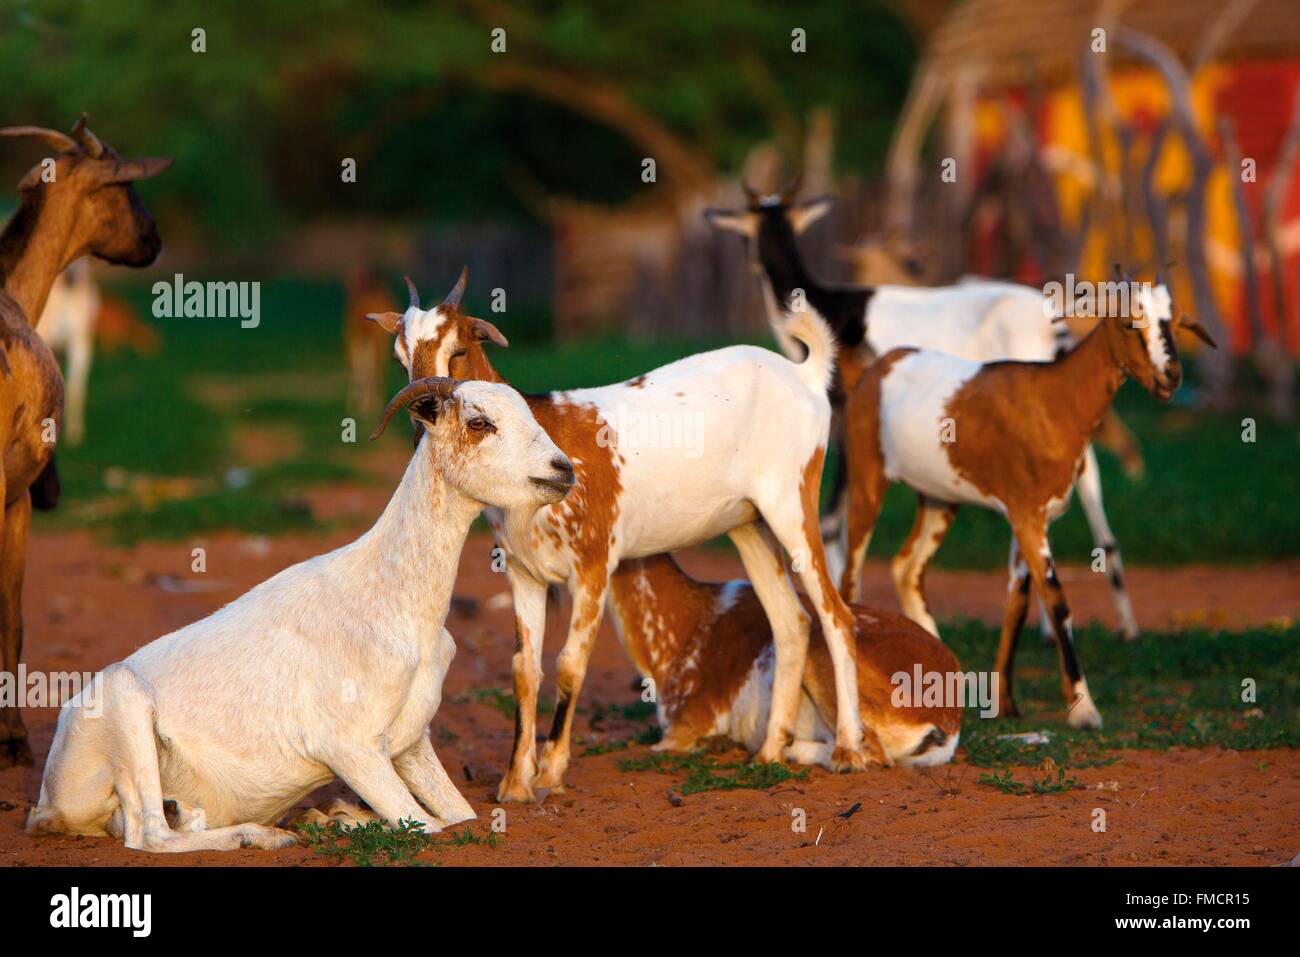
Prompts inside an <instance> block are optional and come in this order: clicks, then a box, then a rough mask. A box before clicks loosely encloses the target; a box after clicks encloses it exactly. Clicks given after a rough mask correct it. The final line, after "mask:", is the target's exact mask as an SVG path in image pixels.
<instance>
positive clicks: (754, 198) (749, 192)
mask: <svg viewBox="0 0 1300 957" xmlns="http://www.w3.org/2000/svg"><path fill="white" fill-rule="evenodd" d="M740 188H741V189H743V190H744V191H745V198H746V199H747V200H749V201H750V202H751V203H757V202H758V200H759V195H758V190H756V189H754V187H752V186H750V185H749V182H748V180H744V179H742V180H741V181H740Z"/></svg>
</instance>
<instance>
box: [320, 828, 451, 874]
mask: <svg viewBox="0 0 1300 957" xmlns="http://www.w3.org/2000/svg"><path fill="white" fill-rule="evenodd" d="M298 831H299V833H301V834H302V836H303V840H304V842H305V843H306V844H307V845H308V846H309V847H312V848H313V849H314V850H315V852H316V853H317V854H319V855H320V856H322V857H325V858H328V859H329V860H331V861H334V862H335V863H342V862H343V861H351V862H352V863H353V864H355V865H356V866H357V867H375V866H379V867H384V866H387V865H389V864H396V865H404V866H411V865H419V864H420V863H421V862H420V861H417V860H416V855H418V854H420V853H421V852H422V851H424V850H427V849H428V847H429V845H430V843H431V840H432V839H431V838H430V836H429V835H428V834H426V833H424V823H423V822H422V821H400V822H398V825H397V827H395V828H389V827H386V826H385V825H384V824H383V823H382V822H381V821H371V822H369V823H367V824H353V825H348V824H341V823H339V822H338V821H330V822H329V823H327V824H318V823H315V822H311V823H305V824H301V825H299V827H298Z"/></svg>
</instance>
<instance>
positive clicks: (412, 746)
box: [28, 379, 573, 851]
mask: <svg viewBox="0 0 1300 957" xmlns="http://www.w3.org/2000/svg"><path fill="white" fill-rule="evenodd" d="M408 403H409V404H410V410H411V413H412V415H413V416H414V417H415V418H416V419H417V420H419V421H420V423H421V424H422V425H423V427H424V431H425V433H426V438H425V441H424V442H422V443H421V444H420V446H419V448H418V449H417V451H416V453H415V455H414V457H413V458H412V459H411V464H410V465H409V466H408V467H407V470H406V474H405V475H404V476H403V478H402V482H401V484H400V485H399V486H398V488H397V491H396V492H395V493H394V495H393V497H392V499H391V500H390V501H389V503H388V507H387V508H386V509H385V510H384V513H383V515H381V516H380V518H379V521H378V522H376V523H375V526H374V527H373V528H372V529H371V530H370V531H369V532H367V533H366V534H365V535H363V536H362V537H361V538H359V539H357V541H355V542H353V543H352V544H350V545H345V546H343V547H342V548H339V549H337V550H335V551H333V552H330V553H329V554H327V555H321V556H319V557H317V558H313V559H310V560H308V561H305V562H303V563H301V564H298V565H294V566H293V567H291V568H288V569H286V570H284V571H282V572H280V573H279V574H278V575H276V576H275V577H273V578H271V579H269V580H267V581H265V582H263V583H262V584H261V585H258V586H257V587H256V588H254V589H253V590H252V591H250V592H248V594H246V595H244V596H243V597H242V598H239V599H238V600H236V601H234V602H231V603H230V604H229V605H226V606H225V607H224V608H222V609H221V610H220V611H217V612H215V613H214V614H212V615H210V616H208V617H207V618H205V619H203V620H202V621H199V622H196V623H194V624H192V625H189V626H188V627H185V628H182V629H181V630H180V631H176V632H173V633H171V634H170V635H165V636H163V637H162V638H159V639H158V640H156V641H154V642H151V643H150V644H148V645H146V646H145V647H143V648H141V649H140V650H139V651H137V652H136V653H135V654H133V655H131V656H130V657H129V658H127V659H126V660H125V661H122V662H119V663H117V664H114V665H111V666H110V667H108V668H106V669H105V670H104V671H103V672H102V673H101V674H100V675H98V676H97V677H96V679H95V682H94V684H93V685H92V686H91V688H90V689H87V690H86V691H83V693H82V694H81V695H78V696H77V698H76V699H74V700H73V701H72V702H70V703H69V704H66V705H64V707H63V710H62V712H61V713H60V715H59V724H58V730H57V732H56V734H55V738H54V744H53V746H52V747H51V749H50V756H49V760H48V761H47V762H46V765H45V776H44V779H43V780H42V781H41V795H40V801H39V803H38V804H37V806H36V807H35V808H34V809H33V810H32V813H31V817H30V818H29V820H28V829H29V831H30V832H31V833H34V834H41V833H51V832H55V833H66V834H87V835H103V834H106V833H107V834H109V835H112V836H114V837H123V838H125V841H126V845H127V847H131V848H143V849H147V850H151V851H191V850H231V849H234V848H238V847H250V846H251V847H261V848H273V847H284V846H287V845H289V844H291V843H293V841H294V840H295V839H294V837H293V835H292V834H291V833H289V832H288V831H285V830H280V829H277V828H275V827H273V826H269V825H274V824H275V823H276V822H277V821H279V820H280V818H281V817H282V816H283V815H284V814H285V812H286V811H287V810H289V809H290V808H291V807H293V805H294V804H295V803H296V802H298V801H299V800H301V799H302V798H303V797H304V796H306V795H307V794H310V793H311V792H312V791H314V790H315V789H317V788H318V787H320V786H322V785H324V784H326V783H328V782H329V781H331V780H332V779H333V778H334V777H335V776H337V777H340V778H342V779H343V781H344V782H346V783H347V785H348V786H349V787H351V788H352V789H353V790H354V791H355V792H356V793H357V794H358V795H360V796H361V798H362V799H363V800H364V801H365V802H366V803H367V804H369V805H370V807H371V808H373V809H374V811H375V813H376V814H377V815H378V816H379V817H380V818H383V819H384V820H386V821H388V822H389V823H390V824H396V823H397V822H399V821H403V820H414V821H422V822H424V823H425V824H427V825H429V827H430V828H431V829H432V830H438V829H441V828H443V827H446V826H449V825H451V824H454V823H456V822H458V821H463V820H468V819H470V818H473V817H474V816H475V815H474V811H473V809H472V808H471V807H470V805H469V804H468V803H467V802H466V801H465V799H464V798H463V797H462V796H461V795H460V794H459V793H458V792H457V790H456V787H455V785H453V784H452V782H451V780H450V779H449V778H448V777H447V773H446V772H445V771H444V770H443V767H442V765H441V763H439V761H438V758H437V756H436V755H435V754H434V752H433V746H432V745H431V744H430V743H429V734H428V731H429V722H430V721H431V720H432V718H433V715H434V713H435V712H436V711H437V709H438V704H439V701H440V700H441V697H442V682H443V676H444V675H445V674H446V672H447V666H448V665H449V664H450V662H451V659H452V656H453V655H454V654H455V645H454V643H453V641H452V638H451V635H450V634H448V633H447V631H446V629H445V628H443V622H444V621H445V619H446V616H447V606H448V602H449V600H450V597H451V589H452V584H453V582H454V580H455V577H456V567H457V564H458V562H459V559H460V553H461V548H462V546H463V545H464V542H465V536H466V535H467V534H468V532H469V527H470V523H471V522H473V520H474V518H475V517H476V516H477V515H478V514H479V512H480V511H481V510H482V508H483V507H484V505H485V504H488V505H494V506H497V507H503V508H510V509H518V510H521V511H527V510H528V509H537V508H540V507H541V506H544V505H547V504H550V503H552V502H558V501H559V500H560V499H562V498H563V497H564V496H565V494H566V493H567V492H568V490H569V488H570V486H571V485H572V483H573V470H572V467H571V466H570V464H569V462H568V460H567V459H566V458H565V457H564V456H563V455H562V454H561V452H560V450H559V449H558V448H556V446H555V444H554V443H553V442H552V441H551V440H550V439H549V438H548V437H547V435H546V433H545V432H544V431H543V430H542V428H541V427H540V426H539V425H538V424H537V422H536V420H535V419H534V418H533V417H532V415H531V414H530V413H529V411H528V407H527V406H526V405H525V404H524V402H523V399H522V398H520V396H519V394H518V393H517V392H515V391H514V390H513V389H511V388H510V387H509V386H505V385H498V384H492V383H487V382H467V383H457V382H453V381H452V380H449V379H422V380H417V381H415V382H412V383H411V384H410V385H408V386H406V388H404V389H402V391H401V392H399V393H398V394H397V395H396V396H395V397H394V398H393V400H392V401H391V402H390V403H389V406H388V409H387V411H386V412H385V415H384V418H383V421H382V422H381V423H380V427H379V429H378V430H377V431H376V433H375V434H376V435H378V434H379V432H381V431H383V428H384V426H385V425H387V423H388V421H389V419H391V418H392V416H393V414H394V413H395V412H396V411H397V410H398V409H400V408H402V407H404V406H406V405H407V404H408ZM90 695H96V696H98V701H96V702H94V705H95V706H94V708H93V709H92V708H87V707H83V705H84V704H86V703H88V702H90V701H91V700H92V699H90V698H89V697H88V696H90ZM83 699H84V700H83ZM100 710H102V714H98V715H97V714H96V712H99V711H100ZM417 800H418V801H419V802H420V803H416V802H417ZM165 801H174V802H175V803H176V807H177V809H178V811H177V813H176V814H173V815H172V816H171V819H168V817H167V816H166V814H165V811H164V802H165ZM421 804H423V805H424V807H423V808H421ZM426 809H427V810H426ZM431 815H432V816H431Z"/></svg>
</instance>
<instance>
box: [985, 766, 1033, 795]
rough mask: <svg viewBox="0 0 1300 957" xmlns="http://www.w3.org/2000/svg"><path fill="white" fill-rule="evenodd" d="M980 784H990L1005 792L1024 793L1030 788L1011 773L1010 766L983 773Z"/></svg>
mask: <svg viewBox="0 0 1300 957" xmlns="http://www.w3.org/2000/svg"><path fill="white" fill-rule="evenodd" d="M979 781H980V784H988V785H991V786H993V787H995V788H997V789H998V790H999V791H1001V792H1002V793H1003V794H1024V793H1025V792H1026V791H1028V790H1029V789H1028V788H1027V787H1025V786H1024V785H1023V784H1021V783H1020V782H1019V781H1017V780H1016V776H1015V775H1014V774H1012V773H1011V769H1010V768H1003V769H1002V770H1001V771H992V772H990V773H988V774H981V775H980V778H979Z"/></svg>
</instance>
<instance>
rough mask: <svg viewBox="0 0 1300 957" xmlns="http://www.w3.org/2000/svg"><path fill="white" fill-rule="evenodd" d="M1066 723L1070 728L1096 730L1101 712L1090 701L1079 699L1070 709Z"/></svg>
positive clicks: (1098, 727)
mask: <svg viewBox="0 0 1300 957" xmlns="http://www.w3.org/2000/svg"><path fill="white" fill-rule="evenodd" d="M1066 724H1068V725H1069V726H1070V727H1072V728H1082V729H1085V730H1089V731H1097V730H1100V728H1101V712H1100V711H1098V710H1097V706H1096V705H1095V704H1093V703H1092V702H1091V701H1086V700H1085V701H1080V702H1078V704H1076V705H1075V706H1074V707H1073V708H1071V709H1070V714H1069V717H1067V718H1066Z"/></svg>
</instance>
